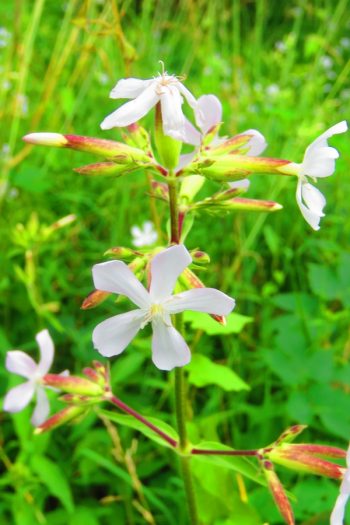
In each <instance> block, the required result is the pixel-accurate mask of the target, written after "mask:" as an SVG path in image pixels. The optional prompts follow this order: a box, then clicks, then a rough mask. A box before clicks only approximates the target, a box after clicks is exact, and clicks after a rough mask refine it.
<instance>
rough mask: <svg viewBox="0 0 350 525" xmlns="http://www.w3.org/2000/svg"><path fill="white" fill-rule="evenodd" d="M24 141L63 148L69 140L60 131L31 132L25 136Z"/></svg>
mask: <svg viewBox="0 0 350 525" xmlns="http://www.w3.org/2000/svg"><path fill="white" fill-rule="evenodd" d="M23 140H24V142H27V143H28V144H34V145H39V146H56V147H58V148H63V147H64V146H66V145H67V144H68V140H67V139H66V137H65V136H64V135H61V134H60V133H29V134H28V135H25V136H24V137H23Z"/></svg>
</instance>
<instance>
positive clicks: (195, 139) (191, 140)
mask: <svg viewBox="0 0 350 525" xmlns="http://www.w3.org/2000/svg"><path fill="white" fill-rule="evenodd" d="M201 141H202V134H201V133H200V132H199V131H198V129H196V128H195V127H194V125H193V124H192V122H190V121H189V120H188V119H187V118H186V117H185V126H184V138H183V142H185V143H186V144H191V145H192V146H200V144H201ZM194 153H195V152H194Z"/></svg>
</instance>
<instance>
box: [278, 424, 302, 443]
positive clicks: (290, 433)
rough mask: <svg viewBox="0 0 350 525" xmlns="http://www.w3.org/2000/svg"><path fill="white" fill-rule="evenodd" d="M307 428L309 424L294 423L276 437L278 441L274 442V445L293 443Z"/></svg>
mask: <svg viewBox="0 0 350 525" xmlns="http://www.w3.org/2000/svg"><path fill="white" fill-rule="evenodd" d="M306 428H307V425H293V426H292V427H289V428H287V430H285V431H284V432H282V434H281V435H280V436H279V437H278V438H277V439H276V441H275V442H274V445H277V444H280V443H291V442H292V441H294V440H295V438H296V437H297V436H299V434H301V433H302V432H303V431H304V430H305V429H306Z"/></svg>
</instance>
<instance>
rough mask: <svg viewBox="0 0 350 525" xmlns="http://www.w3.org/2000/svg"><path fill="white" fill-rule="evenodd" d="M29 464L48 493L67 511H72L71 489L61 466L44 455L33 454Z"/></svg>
mask: <svg viewBox="0 0 350 525" xmlns="http://www.w3.org/2000/svg"><path fill="white" fill-rule="evenodd" d="M31 466H32V469H33V471H34V472H35V473H36V474H37V475H38V477H39V478H40V480H41V482H42V483H43V484H44V485H46V487H47V488H48V490H49V493H50V494H52V495H53V496H56V498H57V499H59V500H60V501H61V503H62V504H63V505H64V507H65V508H66V509H67V511H68V512H74V503H73V498H72V493H71V489H70V486H69V483H68V481H67V478H66V476H65V475H64V473H63V471H62V470H61V468H60V467H59V466H58V465H57V464H56V463H54V462H53V461H51V459H48V458H46V457H44V456H33V457H32V459H31Z"/></svg>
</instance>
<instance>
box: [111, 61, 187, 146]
mask: <svg viewBox="0 0 350 525" xmlns="http://www.w3.org/2000/svg"><path fill="white" fill-rule="evenodd" d="M109 96H110V98H116V99H117V98H129V99H133V100H131V101H130V102H126V104H124V105H123V106H121V107H120V108H119V109H117V110H116V111H114V112H113V113H111V114H110V115H108V117H106V118H105V119H104V121H103V122H102V124H101V128H102V129H111V128H115V127H123V126H128V125H130V124H133V123H134V122H137V121H138V120H140V119H141V118H142V117H144V116H145V115H146V114H147V113H148V112H149V111H150V110H151V109H152V108H153V107H154V106H155V105H156V104H157V103H158V102H160V106H161V113H162V122H163V131H164V134H165V135H169V136H170V137H173V138H174V139H177V140H181V141H184V140H185V138H186V132H185V116H184V114H183V112H182V108H181V106H182V103H183V97H185V99H186V101H187V102H188V104H189V105H190V106H191V108H192V109H193V110H196V108H197V102H196V99H195V98H194V96H193V95H192V94H191V92H190V91H189V90H188V89H187V88H185V86H184V85H183V84H182V83H181V82H180V81H179V79H178V78H177V77H175V76H173V75H168V74H167V73H166V72H165V71H164V72H163V73H162V74H161V75H158V76H157V77H155V78H150V79H147V80H141V79H139V78H126V79H122V80H119V82H118V83H117V85H116V86H115V87H114V88H113V89H112V91H111V93H110V95H109Z"/></svg>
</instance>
